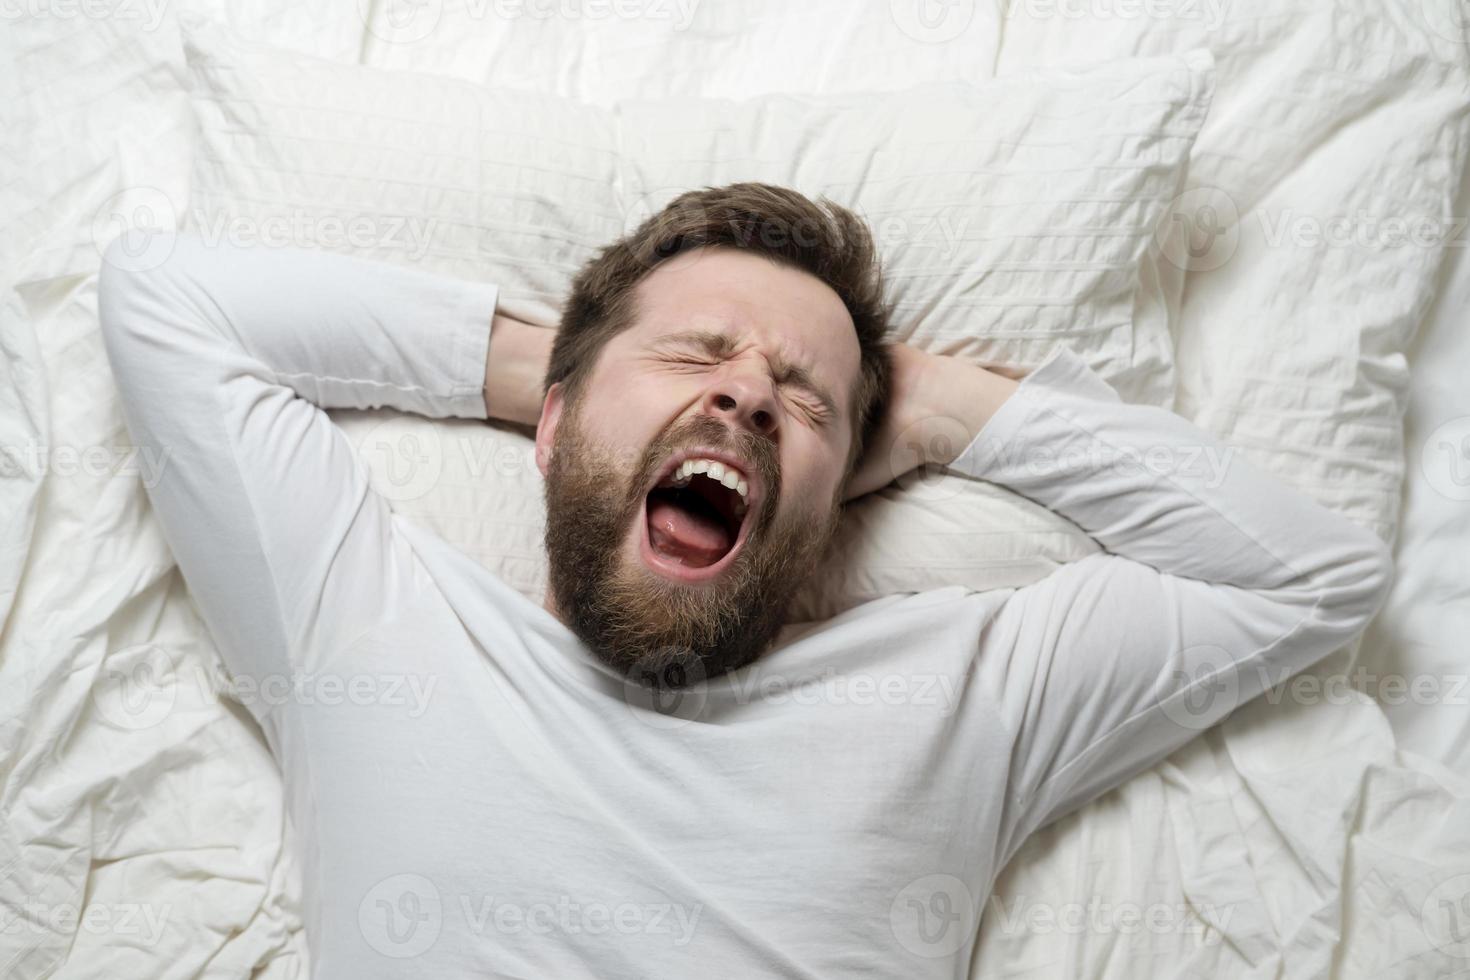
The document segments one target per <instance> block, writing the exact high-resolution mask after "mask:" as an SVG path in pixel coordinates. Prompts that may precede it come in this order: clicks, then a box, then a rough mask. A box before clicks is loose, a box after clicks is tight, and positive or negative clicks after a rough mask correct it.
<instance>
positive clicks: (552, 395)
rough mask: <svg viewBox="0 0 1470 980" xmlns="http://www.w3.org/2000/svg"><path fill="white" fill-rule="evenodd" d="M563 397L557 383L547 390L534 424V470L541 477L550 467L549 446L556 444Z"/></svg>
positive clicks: (559, 383) (563, 392)
mask: <svg viewBox="0 0 1470 980" xmlns="http://www.w3.org/2000/svg"><path fill="white" fill-rule="evenodd" d="M565 395H566V392H565V390H564V389H563V388H562V383H561V382H560V381H558V382H557V383H556V384H554V385H552V386H551V387H550V388H549V389H548V390H547V392H546V398H545V400H544V401H542V402H541V419H540V421H538V422H537V423H536V468H537V469H538V470H540V471H541V475H542V476H543V477H544V476H546V470H547V468H548V467H549V466H550V465H551V446H552V443H554V442H556V427H557V426H558V425H559V424H560V423H561V410H562V407H563V405H564V401H565Z"/></svg>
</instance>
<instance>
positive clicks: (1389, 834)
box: [0, 0, 1470, 980]
mask: <svg viewBox="0 0 1470 980" xmlns="http://www.w3.org/2000/svg"><path fill="white" fill-rule="evenodd" d="M1425 2H1428V3H1432V2H1435V0H1425ZM1190 6H1192V7H1193V8H1194V9H1198V10H1205V9H1207V8H1209V5H1208V4H1206V5H1204V6H1199V5H1190ZM1299 6H1300V4H1294V5H1292V7H1291V8H1290V9H1296V8H1297V7H1299ZM355 7H356V5H354V4H347V5H345V6H344V7H340V8H330V7H327V6H324V5H321V4H312V5H305V6H302V5H291V4H287V3H284V2H278V3H276V2H272V3H251V4H246V5H242V6H237V7H232V8H230V13H229V16H230V17H231V18H232V20H233V21H234V22H235V23H237V24H238V25H241V26H243V27H245V28H247V29H251V30H254V31H256V32H257V33H258V34H260V35H261V36H263V37H268V38H269V39H270V40H272V41H276V42H286V43H290V44H292V45H294V46H296V47H298V48H300V49H302V50H307V51H311V52H313V53H319V54H325V55H329V56H335V57H342V58H346V59H349V60H352V59H355V58H356V57H357V56H358V54H359V53H361V52H365V51H371V50H373V49H374V45H373V43H371V42H370V40H369V41H365V40H364V37H363V34H362V24H361V22H360V20H358V19H357V17H356V12H355ZM73 9H74V10H76V11H78V12H77V13H74V14H73V15H72V16H70V17H66V16H52V17H49V18H38V19H35V20H22V21H7V23H6V25H5V27H6V30H5V33H4V34H3V36H0V45H3V46H4V47H0V63H3V61H4V54H5V52H6V51H8V52H9V53H10V54H12V55H13V56H14V58H15V63H14V64H15V68H16V70H15V71H9V70H5V69H0V86H3V88H0V113H3V114H4V115H3V116H0V139H3V140H4V141H5V143H4V145H3V153H0V161H3V162H4V163H0V166H6V169H4V170H0V231H3V234H0V290H3V292H0V349H3V351H4V355H5V359H4V365H5V368H6V370H7V372H8V375H9V377H8V378H7V380H9V381H10V384H9V385H5V386H0V434H3V443H4V446H5V447H6V450H7V453H8V454H11V455H12V456H14V455H16V454H18V455H20V456H21V457H22V458H25V457H26V456H27V455H28V454H30V455H32V456H33V455H34V451H35V450H36V449H37V448H39V447H49V448H50V449H51V450H52V452H51V455H50V456H49V457H48V460H47V462H45V463H44V464H42V465H33V466H30V467H26V468H22V469H15V468H13V467H12V468H11V469H8V470H7V474H6V478H5V479H4V481H3V482H0V503H3V507H4V510H3V516H4V522H3V523H0V611H3V612H4V614H5V621H4V633H3V634H0V805H3V808H4V809H3V812H4V824H3V826H0V862H3V863H4V867H5V872H4V874H0V914H3V916H4V918H3V925H4V928H3V929H0V975H3V976H7V977H10V976H13V977H43V976H48V977H66V978H73V977H94V976H95V977H240V976H247V975H255V976H261V977H269V978H292V977H302V976H305V973H306V964H307V962H308V955H309V954H308V950H307V949H306V946H305V943H304V940H303V937H302V935H301V931H300V914H299V895H300V889H299V883H298V882H297V881H296V874H297V870H296V866H295V864H294V862H293V861H292V859H291V856H290V854H291V839H290V834H289V827H287V826H286V825H285V823H284V819H283V815H282V806H281V789H280V784H279V778H278V776H277V774H276V772H275V769H274V766H273V764H272V762H271V760H270V759H269V756H268V755H267V754H266V752H265V750H264V747H263V744H262V743H261V741H260V739H259V736H258V733H257V732H255V731H254V730H253V729H252V728H251V727H250V726H249V724H248V723H247V722H246V720H245V718H244V715H243V712H240V711H239V710H238V709H237V708H233V707H232V706H231V705H230V704H229V703H228V702H226V701H223V700H221V699H220V698H219V697H218V696H217V695H216V694H215V693H214V691H213V690H212V689H211V687H210V684H209V682H208V675H207V674H201V668H203V669H204V670H206V671H207V669H208V667H209V666H210V665H211V664H212V663H213V662H214V652H213V649H212V646H211V644H210V643H209V641H208V638H207V634H206V633H205V631H204V629H203V626H202V624H201V623H200V621H199V620H198V618H197V617H196V616H195V615H194V613H193V611H192V608H191V607H190V606H189V604H188V602H187V600H186V596H185V593H184V588H183V583H182V581H181V579H180V578H179V576H178V573H177V570H176V569H175V568H174V567H173V565H172V561H171V559H170V557H169V555H168V552H167V548H166V547H165V545H164V543H163V541H162V539H161V537H160V535H159V533H158V530H157V528H156V526H155V525H154V524H153V523H152V522H151V519H150V518H149V516H148V514H147V511H146V498H145V497H144V495H143V491H142V487H141V484H140V482H139V481H140V478H141V479H146V478H147V474H148V472H149V467H150V466H153V465H157V464H158V462H159V461H149V460H146V459H138V458H135V457H132V456H130V455H129V454H128V452H127V446H126V436H125V434H124V433H123V432H122V430H121V425H120V416H119V415H118V412H117V407H116V404H115V395H114V393H113V391H112V389H111V385H110V381H109V378H108V374H107V368H106V362H105V359H104V358H103V355H102V350H101V345H100V340H99V338H98V336H97V332H96V308H95V273H96V267H97V262H98V251H97V242H96V239H97V238H98V237H99V236H103V235H106V234H107V229H108V228H109V227H112V226H113V217H114V215H119V214H120V215H124V216H126V215H131V214H133V213H134V212H135V211H136V210H137V209H138V208H146V207H156V206H158V204H159V201H160V200H164V199H172V200H182V199H184V198H183V195H184V194H185V186H184V181H185V176H184V175H185V174H186V173H187V171H188V163H189V152H190V133H189V123H188V113H187V107H186V105H185V102H184V99H183V96H182V90H181V88H180V83H181V79H182V56H181V53H180V48H179V44H178V37H177V31H176V30H175V29H174V25H173V22H172V20H171V17H172V15H173V13H174V11H173V10H172V9H171V8H157V9H158V10H159V11H160V16H159V18H158V19H157V21H156V22H155V21H153V20H152V19H151V18H150V17H149V12H150V11H151V10H153V9H154V8H152V7H147V6H144V5H141V4H140V5H134V6H130V7H128V8H126V9H128V10H132V11H135V12H136V13H137V16H136V17H132V18H127V17H123V16H121V14H118V15H116V16H112V17H109V18H102V19H98V18H89V17H86V16H84V15H83V14H82V13H80V12H79V11H80V9H81V8H73ZM1181 9H1183V7H1181ZM1283 9H1286V8H1283ZM985 20H986V19H985V18H984V17H983V16H982V17H981V18H980V19H979V21H977V23H984V22H985ZM1167 26H1168V25H1167V23H1164V24H1162V25H1161V27H1163V28H1167ZM1262 26H1263V27H1264V26H1266V25H1264V23H1263V25H1262ZM379 40H381V39H379ZM1124 53H1126V52H1122V51H1112V52H1109V51H1106V50H1099V56H1100V57H1102V56H1105V55H1107V54H1116V55H1119V56H1121V55H1122V54H1124ZM993 54H994V52H993V51H988V50H987V51H983V52H977V57H983V58H985V59H987V60H986V61H985V64H987V65H989V64H993ZM1257 163H1258V165H1259V166H1261V167H1264V168H1267V170H1268V171H1269V166H1270V164H1271V161H1257ZM1329 164H1330V161H1329ZM119 195H122V196H119ZM1460 200H1461V202H1462V205H1461V207H1462V209H1463V208H1464V207H1465V206H1466V204H1465V202H1467V197H1466V195H1464V194H1462V195H1461V197H1460ZM1452 260H1453V261H1454V263H1455V265H1454V268H1452V269H1450V270H1447V272H1446V281H1447V282H1448V283H1449V284H1450V285H1449V286H1447V287H1446V288H1447V291H1446V293H1445V294H1444V298H1443V299H1442V301H1441V303H1440V305H1439V308H1438V310H1437V312H1436V314H1435V316H1434V318H1433V320H1432V321H1431V323H1430V325H1429V326H1427V327H1426V328H1425V329H1424V330H1423V332H1422V333H1421V340H1420V344H1419V346H1418V347H1417V348H1416V349H1415V352H1414V358H1413V360H1414V362H1415V363H1414V369H1415V371H1416V375H1415V378H1416V384H1415V386H1414V388H1413V389H1412V390H1413V397H1412V399H1411V402H1410V415H1409V425H1410V429H1409V442H1408V444H1409V446H1410V447H1411V452H1412V453H1414V454H1415V455H1411V459H1410V462H1411V466H1410V468H1409V472H1410V475H1409V478H1408V481H1407V498H1406V512H1405V521H1404V524H1403V528H1402V534H1401V536H1400V539H1399V547H1398V556H1399V561H1400V566H1401V571H1400V581H1399V585H1398V586H1397V588H1396V591H1395V594H1394V596H1393V598H1391V600H1390V605H1389V608H1388V610H1387V611H1386V612H1385V614H1384V616H1383V617H1382V618H1381V620H1380V622H1379V623H1378V625H1377V626H1376V627H1375V628H1374V630H1373V631H1371V632H1370V634H1369V637H1368V639H1367V641H1366V643H1365V645H1364V654H1363V657H1362V662H1363V663H1364V664H1365V665H1375V664H1376V665H1381V666H1382V667H1385V668H1392V669H1394V670H1398V671H1401V672H1406V673H1412V672H1414V671H1419V672H1421V673H1424V674H1427V675H1429V676H1433V677H1441V678H1443V677H1447V676H1449V675H1451V674H1453V672H1454V671H1456V670H1460V671H1463V666H1462V664H1463V663H1464V658H1463V655H1462V654H1461V653H1460V651H1459V650H1457V649H1456V645H1457V644H1462V643H1463V641H1462V640H1461V639H1460V638H1461V637H1463V636H1464V635H1465V632H1464V629H1463V627H1464V626H1465V625H1466V623H1465V618H1466V616H1465V612H1464V606H1463V595H1464V588H1465V586H1464V583H1465V581H1466V576H1465V575H1464V574H1463V571H1464V569H1465V558H1464V550H1465V546H1466V544H1467V543H1470V516H1467V510H1470V504H1467V503H1466V502H1465V501H1463V500H1459V499H1457V494H1458V491H1452V492H1450V493H1449V494H1445V493H1442V492H1441V491H1440V490H1438V489H1436V488H1437V487H1442V486H1445V485H1446V484H1445V482H1444V481H1445V476H1444V474H1443V473H1439V474H1438V475H1435V472H1436V471H1434V470H1433V468H1432V467H1431V469H1430V472H1429V473H1426V472H1425V471H1424V467H1423V466H1422V465H1420V457H1419V455H1418V454H1419V453H1420V452H1421V447H1423V446H1426V445H1428V446H1431V455H1432V453H1433V452H1438V451H1439V450H1437V449H1433V448H1432V447H1433V446H1434V445H1435V444H1434V442H1433V440H1432V439H1431V438H1430V437H1431V436H1432V435H1433V434H1434V433H1435V432H1436V431H1438V430H1439V428H1440V426H1442V425H1443V424H1445V423H1447V422H1448V423H1454V422H1456V420H1463V419H1465V418H1470V397H1467V394H1466V392H1465V389H1464V388H1463V387H1461V386H1460V385H1459V383H1458V377H1459V376H1463V373H1464V372H1463V368H1462V366H1463V365H1464V364H1466V363H1467V361H1466V359H1465V358H1466V354H1467V352H1470V341H1467V339H1466V336H1465V333H1466V332H1465V331H1464V325H1465V324H1464V313H1463V310H1464V309H1466V306H1465V300H1466V299H1467V298H1470V285H1467V276H1466V274H1465V273H1466V262H1465V259H1464V256H1463V250H1461V251H1460V252H1459V253H1458V254H1455V255H1452ZM1457 431H1458V430H1453V429H1451V430H1450V433H1451V435H1452V436H1455V438H1458V435H1457ZM1451 441H1452V442H1453V440H1451ZM1459 445H1460V446H1461V447H1462V451H1463V447H1464V445H1465V444H1464V443H1463V442H1461V443H1459ZM1443 458H1444V459H1446V460H1448V459H1450V458H1451V457H1443ZM1466 462H1470V459H1467V460H1466ZM1450 485H1451V486H1458V484H1455V483H1453V481H1452V482H1451V484H1450ZM1457 627H1458V628H1457ZM1466 730H1467V728H1466V721H1465V712H1464V710H1463V707H1462V706H1457V705H1454V704H1449V703H1444V704H1438V705H1430V706H1428V710H1424V709H1423V708H1422V707H1421V706H1417V705H1408V706H1398V707H1395V706H1388V707H1386V708H1385V707H1380V706H1379V705H1378V704H1376V703H1374V702H1373V701H1372V700H1370V699H1368V698H1353V699H1349V700H1348V702H1347V703H1344V704H1340V705H1314V706H1303V705H1293V704H1286V703H1283V704H1279V705H1265V704H1257V705H1255V706H1252V708H1250V709H1247V711H1244V712H1241V713H1238V715H1237V716H1236V717H1235V718H1233V719H1232V720H1231V721H1230V722H1228V723H1227V724H1226V725H1224V726H1222V727H1221V728H1219V729H1216V730H1214V731H1212V732H1209V733H1207V734H1206V735H1205V736H1203V737H1202V738H1201V739H1199V740H1197V742H1196V743H1195V744H1194V745H1192V746H1191V747H1189V748H1188V749H1186V750H1185V751H1184V752H1181V753H1179V754H1178V755H1176V756H1175V757H1173V758H1171V759H1170V760H1169V761H1168V762H1166V763H1164V764H1163V765H1161V766H1159V767H1157V768H1156V769H1155V770H1152V771H1151V772H1149V773H1147V774H1145V775H1144V776H1141V777H1140V778H1139V779H1136V780H1134V781H1132V782H1130V783H1129V784H1127V785H1126V786H1124V787H1122V788H1121V789H1120V790H1118V791H1117V792H1115V793H1112V794H1109V795H1108V796H1107V797H1105V798H1104V799H1102V800H1100V801H1098V802H1097V803H1096V804H1094V805H1092V806H1090V807H1088V808H1086V809H1085V810H1083V811H1082V812H1080V813H1078V814H1076V815H1074V816H1073V817H1071V818H1069V819H1067V820H1065V821H1063V822H1061V823H1060V824H1058V825H1056V826H1054V827H1053V828H1050V829H1049V830H1047V831H1045V832H1044V833H1043V834H1042V835H1040V836H1039V837H1038V838H1036V839H1035V840H1034V841H1033V843H1032V845H1031V846H1030V847H1028V848H1027V850H1026V851H1025V852H1024V853H1023V855H1022V856H1021V857H1019V858H1018V859H1017V860H1016V861H1015V862H1013V863H1012V866H1011V867H1010V869H1008V871H1007V873H1006V875H1005V876H1004V878H1003V880H1002V882H1001V883H1000V888H999V890H998V892H997V894H996V896H995V898H994V900H993V901H992V902H991V903H990V904H989V905H988V906H987V907H986V909H985V912H986V919H985V922H984V925H983V927H982V932H981V941H980V943H979V946H978V948H977V953H976V956H975V959H974V963H973V968H972V973H971V975H972V976H976V977H978V976H987V977H988V976H1001V975H1003V976H1035V977H1136V976H1144V975H1147V976H1160V977H1165V976H1176V977H1195V976H1199V977H1203V976H1231V977H1236V976H1241V977H1244V976H1249V977H1290V978H1293V980H1294V978H1296V977H1317V976H1322V977H1383V976H1395V977H1406V978H1417V977H1433V976H1448V975H1452V971H1461V972H1463V971H1464V970H1466V968H1467V967H1470V947H1467V946H1466V944H1465V943H1464V941H1463V939H1464V937H1465V936H1466V935H1467V933H1466V932H1464V931H1455V930H1456V929H1463V927H1465V926H1466V925H1467V921H1466V920H1465V919H1463V918H1455V916H1456V915H1463V914H1464V910H1466V909H1470V898H1467V896H1470V789H1467V782H1466V780H1465V779H1464V778H1463V777H1464V776H1465V775H1466V773H1465V765H1464V763H1465V754H1466V751H1465V750H1466ZM1408 750H1412V751H1408ZM1452 767H1453V768H1454V769H1458V770H1459V771H1458V772H1456V771H1453V769H1452ZM1155 908H1157V909H1158V910H1159V911H1158V912H1157V913H1155V914H1157V915H1158V916H1159V919H1157V920H1156V921H1158V922H1159V923H1160V925H1159V926H1158V927H1157V928H1152V927H1149V926H1147V925H1145V926H1143V927H1139V926H1137V924H1136V923H1135V924H1133V925H1130V923H1133V922H1134V920H1132V919H1131V918H1130V917H1129V916H1130V914H1131V912H1138V913H1143V914H1148V912H1149V910H1151V909H1155ZM1130 910H1131V911H1130ZM1446 910H1448V911H1446ZM1079 915H1080V917H1081V918H1080V919H1079V918H1076V917H1075V916H1079ZM1093 916H1100V918H1091V921H1090V922H1089V921H1088V919H1089V917H1093ZM1079 921H1080V922H1082V923H1083V924H1082V925H1081V927H1080V928H1078V927H1076V925H1075V923H1077V922H1079Z"/></svg>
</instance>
